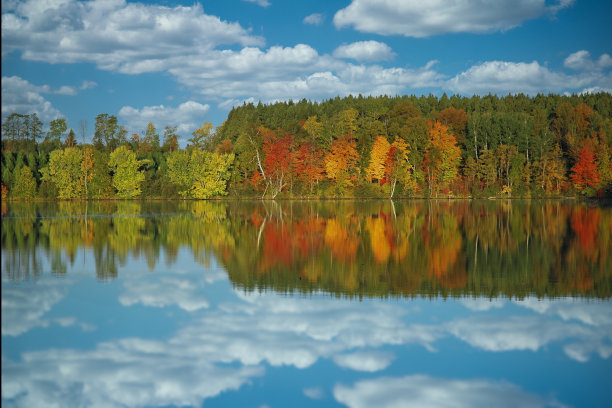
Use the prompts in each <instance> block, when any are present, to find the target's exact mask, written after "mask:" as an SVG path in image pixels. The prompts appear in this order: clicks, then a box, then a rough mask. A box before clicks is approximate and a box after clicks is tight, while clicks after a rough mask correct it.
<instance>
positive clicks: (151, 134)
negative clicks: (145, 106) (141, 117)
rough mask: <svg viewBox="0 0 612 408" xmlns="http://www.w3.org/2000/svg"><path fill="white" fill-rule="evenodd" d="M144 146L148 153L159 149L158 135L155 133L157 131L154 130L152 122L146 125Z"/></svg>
mask: <svg viewBox="0 0 612 408" xmlns="http://www.w3.org/2000/svg"><path fill="white" fill-rule="evenodd" d="M144 144H145V145H146V146H147V150H148V151H151V150H157V149H159V134H158V133H157V129H156V128H155V125H154V124H153V122H149V123H148V124H147V129H146V130H145V137H144Z"/></svg>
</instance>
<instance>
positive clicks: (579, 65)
mask: <svg viewBox="0 0 612 408" xmlns="http://www.w3.org/2000/svg"><path fill="white" fill-rule="evenodd" d="M563 65H564V66H565V67H567V68H571V69H574V70H577V71H601V70H603V69H606V68H611V67H612V57H610V55H608V54H602V55H601V56H600V57H599V58H598V59H597V60H596V61H594V60H592V59H591V53H590V52H588V51H586V50H580V51H577V52H575V53H573V54H570V55H569V56H568V57H567V58H566V59H565V61H563Z"/></svg>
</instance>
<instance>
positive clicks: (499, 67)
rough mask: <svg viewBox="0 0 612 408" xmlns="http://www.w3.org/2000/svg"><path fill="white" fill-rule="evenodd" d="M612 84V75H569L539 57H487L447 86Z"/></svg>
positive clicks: (519, 88) (502, 89)
mask: <svg viewBox="0 0 612 408" xmlns="http://www.w3.org/2000/svg"><path fill="white" fill-rule="evenodd" d="M590 86H600V87H603V88H610V87H612V75H610V74H608V75H605V74H603V73H601V72H583V73H580V74H577V75H567V74H564V73H561V72H554V71H550V70H549V69H548V68H546V67H545V66H542V65H540V64H539V63H538V62H537V61H533V62H531V63H526V62H506V61H488V62H484V63H482V64H480V65H474V66H472V67H471V68H469V69H468V70H467V71H464V72H462V73H460V74H458V75H456V76H455V77H454V78H451V79H450V80H448V81H447V82H446V84H445V85H444V87H445V88H446V89H449V90H452V91H454V92H459V93H463V94H486V93H499V94H507V93H519V92H522V93H526V94H530V95H534V94H537V93H551V92H562V91H564V90H578V89H582V88H584V87H590Z"/></svg>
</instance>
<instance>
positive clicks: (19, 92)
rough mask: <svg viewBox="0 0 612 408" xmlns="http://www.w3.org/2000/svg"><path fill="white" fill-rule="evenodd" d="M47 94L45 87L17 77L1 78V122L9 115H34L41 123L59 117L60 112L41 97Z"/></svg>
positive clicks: (46, 87)
mask: <svg viewBox="0 0 612 408" xmlns="http://www.w3.org/2000/svg"><path fill="white" fill-rule="evenodd" d="M60 89H61V88H60ZM49 92H50V88H49V86H47V85H43V86H36V85H34V84H32V83H30V82H28V81H26V80H25V79H22V78H20V77H18V76H12V77H2V121H3V122H4V120H5V118H6V117H7V116H8V115H10V114H11V113H21V114H30V113H36V114H37V115H38V118H39V119H40V120H42V121H43V122H49V121H51V120H54V119H57V118H58V117H61V116H62V114H61V113H60V111H59V110H57V109H56V108H55V107H54V106H53V105H52V104H51V102H49V101H48V100H46V99H45V98H44V97H43V96H42V95H41V93H49Z"/></svg>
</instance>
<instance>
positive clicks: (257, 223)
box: [250, 210, 263, 228]
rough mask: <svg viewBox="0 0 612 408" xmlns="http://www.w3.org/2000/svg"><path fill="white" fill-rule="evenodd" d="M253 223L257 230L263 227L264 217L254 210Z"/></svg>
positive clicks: (252, 214)
mask: <svg viewBox="0 0 612 408" xmlns="http://www.w3.org/2000/svg"><path fill="white" fill-rule="evenodd" d="M250 218H251V222H252V223H253V226H254V227H255V228H259V226H260V225H261V223H262V222H263V217H262V216H261V214H259V211H257V210H254V211H253V212H252V213H251V217H250Z"/></svg>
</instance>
